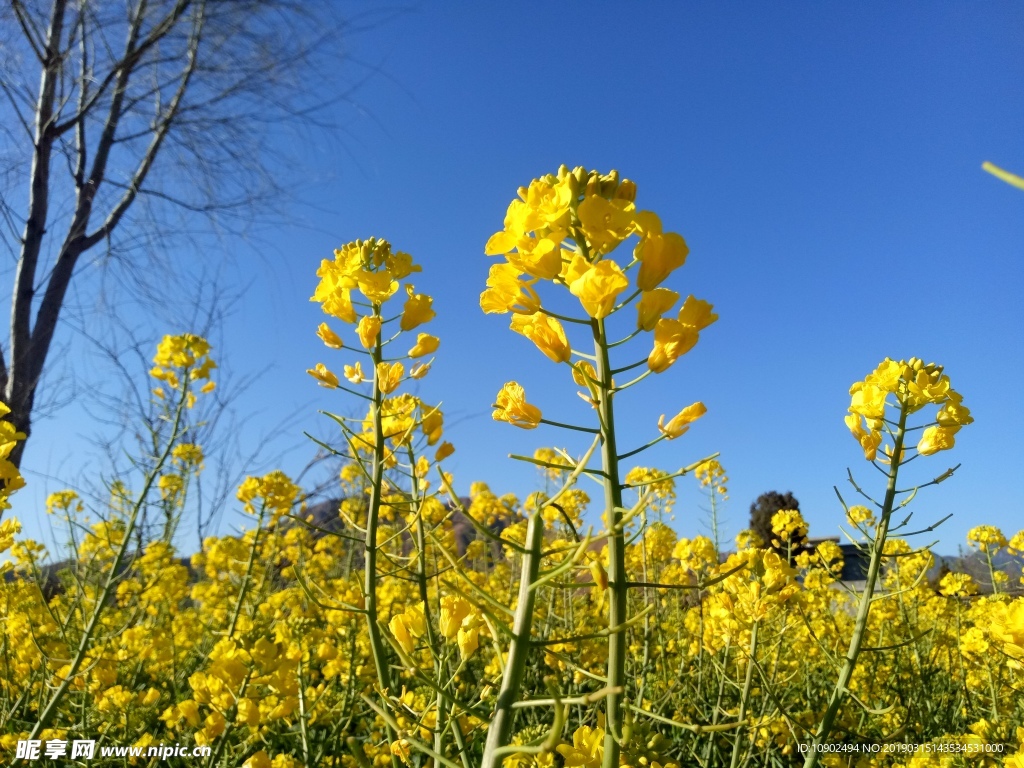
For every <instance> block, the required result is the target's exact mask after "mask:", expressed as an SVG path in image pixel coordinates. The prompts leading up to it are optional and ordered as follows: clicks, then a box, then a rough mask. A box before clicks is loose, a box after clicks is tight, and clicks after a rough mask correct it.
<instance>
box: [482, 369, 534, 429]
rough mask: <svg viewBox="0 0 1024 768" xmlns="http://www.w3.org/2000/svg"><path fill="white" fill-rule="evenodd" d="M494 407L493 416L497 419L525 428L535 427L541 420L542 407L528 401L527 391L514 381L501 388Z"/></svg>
mask: <svg viewBox="0 0 1024 768" xmlns="http://www.w3.org/2000/svg"><path fill="white" fill-rule="evenodd" d="M494 407H495V411H494V413H493V414H491V417H492V418H493V419H494V420H495V421H507V422H508V423H509V424H512V425H513V426H516V427H522V428H523V429H533V428H534V427H536V426H537V425H538V424H539V423H540V420H541V412H540V408H538V407H537V406H535V405H530V404H529V403H528V402H526V391H525V390H524V389H523V388H522V387H521V386H519V384H517V383H516V382H514V381H510V382H508V383H507V384H506V385H505V386H503V387H502V388H501V391H500V392H498V396H497V398H496V399H495V404H494Z"/></svg>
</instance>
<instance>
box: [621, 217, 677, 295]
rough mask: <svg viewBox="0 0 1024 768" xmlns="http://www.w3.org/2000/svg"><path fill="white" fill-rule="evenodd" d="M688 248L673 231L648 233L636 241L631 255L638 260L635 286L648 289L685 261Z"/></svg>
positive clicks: (652, 287)
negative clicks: (638, 270) (638, 269)
mask: <svg viewBox="0 0 1024 768" xmlns="http://www.w3.org/2000/svg"><path fill="white" fill-rule="evenodd" d="M689 252H690V249H689V248H688V247H687V245H686V241H685V240H683V238H682V236H681V235H678V234H676V233H675V232H667V233H665V234H664V235H662V234H653V233H652V234H650V235H648V236H647V237H645V238H643V239H642V240H641V241H640V242H639V243H637V246H636V248H635V249H634V250H633V255H634V256H635V257H636V259H637V261H639V262H640V272H639V274H637V277H636V284H637V287H638V288H639V289H640V290H642V291H650V290H653V289H654V288H655V287H657V286H658V285H660V284H661V283H662V282H663V281H664V280H665V278H666V277H668V276H669V275H670V274H672V272H673V271H674V270H676V269H678V268H679V267H681V266H683V264H684V263H685V262H686V255H687V254H688V253H689Z"/></svg>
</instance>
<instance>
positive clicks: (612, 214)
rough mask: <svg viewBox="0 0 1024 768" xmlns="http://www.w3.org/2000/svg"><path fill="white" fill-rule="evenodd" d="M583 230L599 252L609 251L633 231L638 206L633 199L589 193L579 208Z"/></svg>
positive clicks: (593, 247)
mask: <svg viewBox="0 0 1024 768" xmlns="http://www.w3.org/2000/svg"><path fill="white" fill-rule="evenodd" d="M577 214H578V215H579V217H580V224H581V225H582V227H583V232H584V234H586V236H587V240H589V241H590V245H591V247H592V249H593V250H594V251H596V252H597V253H608V252H609V251H611V250H613V249H614V248H615V247H616V246H618V244H619V243H621V242H622V241H623V240H625V239H626V238H627V237H629V235H630V233H631V232H632V231H633V219H634V216H635V214H636V206H635V205H634V204H633V202H632V201H631V200H625V199H622V198H617V199H615V200H606V199H605V198H603V197H601V196H600V195H587V197H586V198H585V199H584V200H583V202H581V203H580V204H579V206H578V208H577Z"/></svg>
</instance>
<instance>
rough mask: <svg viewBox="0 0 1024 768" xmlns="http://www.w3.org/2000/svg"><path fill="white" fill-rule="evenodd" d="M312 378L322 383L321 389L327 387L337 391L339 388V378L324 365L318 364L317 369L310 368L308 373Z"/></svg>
mask: <svg viewBox="0 0 1024 768" xmlns="http://www.w3.org/2000/svg"><path fill="white" fill-rule="evenodd" d="M306 373H308V374H309V375H310V376H312V377H313V378H314V379H316V380H317V381H318V382H320V386H321V387H327V388H328V389H336V388H337V386H338V377H337V376H335V375H334V374H333V373H331V372H330V371H329V370H327V366H325V365H324V364H323V363H317V364H316V368H310V369H308V370H307V371H306Z"/></svg>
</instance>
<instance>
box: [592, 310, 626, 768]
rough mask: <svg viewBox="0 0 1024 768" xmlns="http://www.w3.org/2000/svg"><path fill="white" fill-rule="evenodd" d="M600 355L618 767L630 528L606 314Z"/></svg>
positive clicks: (608, 746)
mask: <svg viewBox="0 0 1024 768" xmlns="http://www.w3.org/2000/svg"><path fill="white" fill-rule="evenodd" d="M592 327H593V329H594V355H595V357H596V358H597V378H598V379H599V380H600V382H601V386H600V393H599V401H598V404H597V407H598V412H599V414H600V416H601V468H602V470H603V471H604V507H605V514H606V515H607V518H608V628H609V629H610V630H613V631H612V632H611V633H610V634H609V635H608V675H607V677H608V688H609V691H610V692H609V694H608V697H607V699H605V728H606V729H607V730H606V732H605V737H604V761H603V763H602V768H618V765H619V749H620V744H619V739H620V738H621V736H622V698H623V692H624V691H625V689H626V654H627V653H628V652H629V648H628V646H627V643H626V631H625V630H624V629H618V630H617V631H615V630H616V629H617V628H619V627H622V626H623V625H624V624H625V623H626V614H627V610H626V607H627V606H626V603H627V600H628V598H629V590H628V588H627V586H626V542H625V531H624V530H622V528H621V527H620V525H619V524H620V522H621V518H622V511H621V510H622V484H621V483H620V482H619V459H618V452H617V450H616V447H615V415H614V411H613V409H612V388H613V385H612V373H611V365H610V364H609V362H608V337H607V335H606V334H605V327H604V321H603V320H594V322H593V324H592Z"/></svg>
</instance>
